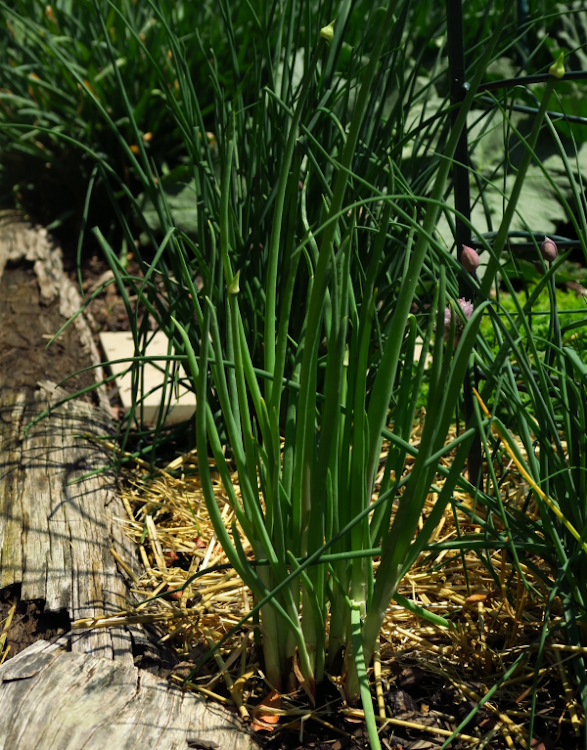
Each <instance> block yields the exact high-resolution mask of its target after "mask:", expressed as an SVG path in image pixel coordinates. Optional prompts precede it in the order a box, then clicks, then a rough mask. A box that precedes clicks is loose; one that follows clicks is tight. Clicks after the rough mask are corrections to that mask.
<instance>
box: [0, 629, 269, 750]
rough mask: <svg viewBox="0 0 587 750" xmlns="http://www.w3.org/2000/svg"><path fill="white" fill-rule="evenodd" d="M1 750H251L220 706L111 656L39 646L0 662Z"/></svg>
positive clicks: (246, 736) (243, 734)
mask: <svg viewBox="0 0 587 750" xmlns="http://www.w3.org/2000/svg"><path fill="white" fill-rule="evenodd" d="M0 718H1V721H0V750H12V748H16V747H19V748H21V747H22V748H27V750H62V749H63V748H68V750H77V749H78V748H80V750H81V748H83V749H84V750H103V748H107V747H112V748H117V750H122V749H123V748H124V749H127V748H128V750H130V749H131V748H133V749H134V750H139V749H140V750H145V749H146V748H149V750H152V749H154V748H156V749H157V750H181V749H182V748H187V747H188V741H190V742H194V741H197V742H198V743H202V744H203V745H204V746H206V744H207V745H208V746H209V747H217V748H218V750H255V749H256V748H257V745H256V743H255V742H254V740H253V738H252V737H251V736H250V735H249V734H248V733H246V732H245V731H244V730H243V729H242V727H241V726H240V724H239V722H238V720H237V719H236V718H235V717H234V716H232V715H231V714H230V713H229V712H228V711H226V709H222V708H220V707H219V706H215V705H212V704H209V703H207V702H206V701H205V700H204V699H203V698H201V697H200V696H197V695H195V694H193V693H190V692H183V691H182V690H180V689H179V688H178V687H177V686H175V685H174V684H171V683H169V682H168V681H166V680H164V679H162V678H159V677H156V676H154V675H152V674H150V673H149V672H141V671H139V670H138V669H136V668H135V667H133V666H130V665H127V664H122V663H120V662H117V661H109V660H107V659H101V658H96V657H94V656H90V655H88V654H73V653H67V652H63V651H60V650H58V649H55V647H54V646H53V647H49V650H46V649H45V650H44V649H43V648H42V647H39V644H38V643H37V644H34V646H33V647H31V648H29V649H27V650H26V651H23V652H22V653H21V654H19V655H18V656H16V657H15V658H14V659H12V660H11V661H9V662H6V663H5V664H4V665H3V666H2V667H0Z"/></svg>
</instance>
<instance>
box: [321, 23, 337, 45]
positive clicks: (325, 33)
mask: <svg viewBox="0 0 587 750" xmlns="http://www.w3.org/2000/svg"><path fill="white" fill-rule="evenodd" d="M320 36H321V38H322V39H326V41H327V42H331V41H332V37H333V36H334V21H331V22H330V23H329V24H328V26H323V27H322V28H321V29H320Z"/></svg>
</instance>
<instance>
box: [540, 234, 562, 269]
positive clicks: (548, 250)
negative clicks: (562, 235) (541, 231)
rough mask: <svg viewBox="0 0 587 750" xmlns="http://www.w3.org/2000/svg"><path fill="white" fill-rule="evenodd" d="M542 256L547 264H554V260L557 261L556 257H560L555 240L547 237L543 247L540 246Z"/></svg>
mask: <svg viewBox="0 0 587 750" xmlns="http://www.w3.org/2000/svg"><path fill="white" fill-rule="evenodd" d="M540 255H542V257H543V258H544V260H545V261H547V263H552V261H553V260H556V256H557V255H558V247H557V246H556V243H555V242H554V240H551V239H550V237H545V238H544V242H543V243H542V245H540Z"/></svg>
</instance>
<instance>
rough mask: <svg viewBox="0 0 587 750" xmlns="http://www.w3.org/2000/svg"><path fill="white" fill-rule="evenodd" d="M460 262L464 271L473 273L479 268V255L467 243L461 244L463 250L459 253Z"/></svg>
mask: <svg viewBox="0 0 587 750" xmlns="http://www.w3.org/2000/svg"><path fill="white" fill-rule="evenodd" d="M461 264H462V266H463V268H464V269H465V271H468V272H469V273H475V271H476V270H477V269H478V268H479V255H478V254H477V251H476V250H474V249H473V248H472V247H469V246H468V245H463V251H462V253H461Z"/></svg>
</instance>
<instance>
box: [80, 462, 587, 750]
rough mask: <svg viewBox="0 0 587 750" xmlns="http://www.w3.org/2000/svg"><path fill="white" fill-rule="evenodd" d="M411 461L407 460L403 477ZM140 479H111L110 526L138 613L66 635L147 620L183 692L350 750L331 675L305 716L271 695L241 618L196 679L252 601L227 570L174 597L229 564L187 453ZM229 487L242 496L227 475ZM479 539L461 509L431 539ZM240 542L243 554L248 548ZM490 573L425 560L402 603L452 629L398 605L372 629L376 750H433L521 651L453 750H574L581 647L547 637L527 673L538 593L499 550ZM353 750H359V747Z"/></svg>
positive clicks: (541, 600)
mask: <svg viewBox="0 0 587 750" xmlns="http://www.w3.org/2000/svg"><path fill="white" fill-rule="evenodd" d="M409 464H410V459H408V467H407V468H408V470H409ZM172 472H173V473H172ZM213 476H214V475H213ZM146 477H147V473H146V467H145V468H143V467H141V466H140V465H138V466H136V468H135V469H134V470H133V471H128V470H127V471H126V472H125V473H124V474H123V475H122V479H121V497H122V500H123V503H124V507H125V509H126V512H127V517H126V518H121V519H119V520H120V523H121V524H123V526H124V528H125V530H126V532H127V534H128V535H129V536H130V537H131V538H132V539H133V540H134V541H135V542H136V544H137V546H138V550H139V554H140V559H141V560H142V563H143V566H144V571H143V573H142V575H141V576H140V577H139V578H138V577H137V576H136V575H135V574H134V573H132V571H129V570H128V569H127V573H129V575H130V577H131V578H132V579H133V583H132V586H131V590H132V593H133V594H134V595H135V597H136V600H137V602H138V603H137V605H136V606H135V607H134V609H132V611H127V612H121V613H120V615H119V616H118V617H111V618H108V619H105V620H102V621H100V622H96V621H93V622H89V621H79V622H77V623H74V627H84V628H85V627H100V626H108V625H114V624H121V623H131V622H145V623H151V624H154V625H155V627H156V629H157V633H158V634H159V639H160V640H159V643H160V644H161V645H164V644H166V645H167V646H171V647H172V648H173V650H174V652H175V654H176V656H177V660H178V665H177V666H176V667H175V668H174V670H173V671H172V674H171V679H174V680H177V681H178V682H182V683H184V681H185V680H186V678H187V677H188V676H189V680H188V681H187V682H185V683H184V684H185V685H186V686H187V687H188V688H190V689H192V690H195V691H197V692H199V693H200V694H202V695H204V696H208V697H210V698H212V699H215V700H217V701H220V702H222V703H224V704H227V705H232V706H234V707H235V710H238V712H239V714H240V716H241V717H242V719H243V720H244V721H246V722H251V723H252V727H253V729H255V730H262V729H264V730H273V731H274V733H275V732H277V733H281V734H284V733H285V732H286V731H287V730H288V729H289V730H291V729H295V731H296V737H297V736H298V734H299V740H300V742H299V747H306V746H308V745H306V744H305V743H304V731H306V733H307V732H308V730H309V728H310V727H311V726H314V727H318V728H321V731H322V732H323V733H326V735H328V732H330V733H331V734H330V735H329V736H331V739H330V740H329V742H331V743H332V742H334V747H335V750H337V748H338V747H341V748H342V747H345V746H347V745H348V743H349V742H350V741H351V740H350V738H351V737H352V736H353V735H356V734H357V732H356V731H355V727H356V726H357V722H358V723H359V724H360V723H362V711H361V710H359V709H358V708H356V707H353V706H348V705H346V703H345V702H344V700H343V697H342V690H341V689H340V682H339V679H337V677H336V676H329V677H330V688H331V693H330V699H329V700H323V701H322V702H320V701H319V702H318V705H317V707H316V708H314V709H312V708H309V706H308V701H307V698H306V696H305V695H304V694H303V692H302V691H299V694H294V695H283V696H276V695H275V692H274V691H273V692H272V686H270V685H269V684H268V683H267V681H266V680H265V676H264V674H263V672H262V668H261V663H262V659H261V651H260V649H259V648H258V646H256V645H255V638H254V635H255V633H254V630H255V627H254V624H253V623H252V621H251V620H249V621H248V622H247V624H245V625H244V626H243V627H242V628H241V629H240V630H239V631H238V632H237V634H235V635H234V636H232V638H231V639H230V640H229V641H227V643H226V644H225V645H224V646H223V647H222V648H221V649H220V651H219V652H217V654H216V656H215V658H214V659H209V660H208V661H207V662H206V664H205V665H204V666H203V667H201V668H200V670H199V671H198V672H197V674H192V670H193V668H194V665H195V663H196V662H198V661H199V659H200V658H201V657H202V656H205V654H206V651H207V649H208V648H209V647H210V646H213V645H214V644H215V643H218V641H220V640H221V638H222V637H223V636H224V635H225V634H226V632H227V631H228V630H230V628H232V627H233V626H234V625H236V624H237V623H238V622H239V620H240V619H241V618H242V617H243V616H244V615H245V614H247V613H248V612H249V611H250V609H251V608H252V606H253V603H254V602H253V597H252V595H251V594H250V592H249V591H248V590H247V588H246V587H245V586H243V584H242V583H241V581H240V579H239V578H238V576H236V574H235V573H234V571H233V570H232V569H231V568H230V567H226V568H224V569H221V570H218V571H216V572H211V573H209V574H206V575H204V576H202V577H200V578H198V579H197V580H194V581H192V582H191V583H189V584H188V585H187V586H185V587H184V584H185V583H186V581H187V580H188V579H190V577H191V576H193V575H194V574H195V573H196V572H197V571H198V570H203V569H205V568H210V567H212V566H217V565H222V564H224V563H226V562H227V560H226V557H225V555H224V553H223V551H222V549H221V547H220V545H219V544H218V542H217V539H216V535H215V533H214V529H213V527H212V524H211V523H210V520H209V518H208V515H207V512H206V505H205V502H204V498H203V494H202V491H201V488H200V484H199V481H198V475H197V459H196V456H195V453H188V454H186V455H183V456H180V457H179V458H177V459H176V460H174V461H173V462H172V463H171V464H169V465H168V466H167V467H166V469H165V470H160V471H158V473H157V475H156V477H155V478H151V479H147V478H146ZM216 484H217V486H216V488H215V489H216V490H217V498H218V501H219V502H220V503H222V502H224V503H225V506H224V508H223V510H222V514H223V518H224V520H225V523H226V528H227V529H230V528H231V524H232V521H233V512H232V510H231V508H230V506H229V504H228V499H227V498H226V496H225V495H224V492H223V488H222V486H221V485H220V480H219V479H217V480H216ZM234 484H235V487H238V481H237V476H236V474H235V475H234ZM527 489H528V488H527V487H525V486H524V484H523V480H522V478H520V483H519V485H518V486H516V485H515V483H514V482H510V487H509V492H510V498H509V502H510V503H512V502H516V495H519V498H520V503H521V502H523V498H524V496H525V495H526V493H527ZM435 499H436V496H435V495H431V496H430V497H429V498H428V501H427V506H426V508H425V509H424V513H423V517H422V518H421V519H420V527H421V525H422V524H423V522H424V520H425V518H426V516H427V514H428V513H429V511H430V508H431V507H432V505H433V503H434V502H435ZM458 499H459V500H460V501H461V502H462V503H463V504H464V505H469V506H471V504H472V500H471V498H470V497H468V496H467V495H464V494H462V493H461V494H458ZM479 530H480V529H479V527H475V526H473V525H472V524H471V523H470V521H469V519H468V518H467V517H466V516H465V515H464V514H463V513H461V512H459V513H457V514H456V517H455V515H454V514H453V510H452V507H450V506H449V507H448V508H447V511H446V513H445V515H444V517H443V518H442V520H441V522H440V524H439V525H438V527H437V529H436V531H435V533H434V539H435V540H436V541H444V540H451V539H455V538H456V537H457V536H458V534H459V533H460V534H461V535H463V534H466V533H467V532H471V533H474V532H479ZM243 544H245V550H246V540H244V539H243ZM484 554H485V553H484ZM119 563H120V564H122V563H121V561H119ZM491 564H492V566H493V569H494V571H495V572H497V574H498V578H499V585H496V581H495V578H494V577H493V576H492V575H490V573H489V571H488V568H487V566H486V565H484V564H483V563H482V562H481V560H480V557H479V556H477V555H475V554H473V553H469V554H467V555H465V556H463V555H461V554H460V553H458V552H457V551H455V550H451V551H448V550H443V551H442V552H440V553H439V554H437V555H436V556H435V557H434V558H433V559H431V558H430V556H429V555H428V556H423V559H421V560H419V561H418V563H417V564H416V565H415V566H414V567H413V568H412V570H411V572H410V574H408V575H407V576H406V577H405V579H404V580H403V581H402V584H401V586H400V589H399V593H400V594H402V595H403V596H404V597H406V598H407V599H409V600H410V601H412V602H413V603H414V604H417V605H419V606H421V607H424V608H426V609H427V610H429V611H431V612H433V613H435V614H438V615H441V616H443V617H446V618H447V619H450V620H451V621H452V622H454V623H455V624H456V629H455V630H453V631H448V630H446V629H444V628H440V627H435V626H432V625H430V624H428V622H426V621H425V620H423V619H421V618H419V617H417V616H415V615H414V614H412V613H411V612H409V611H408V610H406V609H405V608H404V607H402V606H399V605H397V604H395V603H393V604H392V605H391V606H390V608H389V611H388V614H387V617H386V620H385V623H384V627H383V629H382V632H381V648H380V653H379V654H376V655H375V659H374V664H373V666H372V668H371V670H370V679H371V681H372V685H373V698H374V705H375V712H376V714H377V715H378V720H379V722H380V724H381V737H382V742H383V744H384V746H387V747H388V748H395V747H402V748H404V747H413V748H424V747H431V748H434V747H436V748H438V747H440V746H441V745H442V744H443V742H445V741H446V739H447V738H448V737H449V736H450V735H451V734H452V733H453V731H454V730H455V728H456V727H457V726H458V725H459V724H460V723H461V722H462V719H464V718H465V717H466V716H467V714H468V713H469V711H470V709H471V708H473V707H474V706H475V705H476V704H477V703H479V701H480V700H481V699H482V698H483V696H485V695H486V694H487V692H488V691H489V690H491V688H493V687H494V686H495V685H496V683H498V682H499V680H500V678H502V677H503V674H504V673H505V672H506V671H507V670H508V669H509V668H510V667H511V666H512V665H513V663H514V661H515V660H516V659H517V658H518V657H519V656H520V655H521V654H525V655H526V658H524V659H522V661H521V663H520V665H519V666H518V668H517V669H516V670H515V671H514V672H513V673H512V674H511V675H510V676H509V678H508V679H507V680H506V681H504V682H503V684H502V685H501V686H500V687H499V688H498V690H497V691H496V692H495V693H494V694H493V695H492V696H491V699H490V700H488V701H487V702H486V703H485V704H484V705H483V707H482V709H481V710H479V712H478V714H477V716H476V717H475V718H474V719H473V720H471V721H470V722H469V723H468V724H467V725H466V726H465V728H463V729H461V731H460V733H459V734H458V735H457V738H456V739H454V740H453V741H452V743H451V745H450V747H452V748H469V747H470V748H473V747H475V748H482V747H495V748H499V747H511V748H518V747H520V748H530V747H533V748H538V750H540V748H542V749H543V750H548V748H550V747H575V746H578V744H577V743H579V741H580V737H581V736H582V734H583V731H584V716H583V715H582V710H581V706H580V704H579V702H578V701H577V699H576V695H575V694H574V692H573V687H572V684H571V674H572V665H570V664H569V660H570V659H572V657H573V655H574V654H575V653H576V652H577V651H578V650H581V651H587V649H584V650H583V649H580V647H570V646H567V645H565V644H564V642H563V641H562V638H561V640H555V637H553V636H549V637H548V639H547V641H546V646H545V652H544V655H543V658H542V660H541V663H540V665H539V669H538V670H537V669H536V653H537V650H538V649H537V641H538V640H539V638H540V635H541V632H542V626H543V621H544V616H545V602H546V599H547V597H548V592H547V591H546V590H545V587H544V584H543V583H542V582H541V581H539V580H537V579H536V577H535V576H533V574H532V571H531V570H529V569H527V568H525V567H524V566H523V565H522V570H523V571H524V574H525V575H526V577H527V579H528V581H529V582H530V583H531V584H533V585H534V586H535V587H536V590H537V591H538V592H540V593H541V594H542V596H540V595H536V594H535V595H534V596H530V595H529V594H528V591H527V589H526V588H525V586H524V585H523V584H522V582H521V581H520V578H519V574H518V572H517V571H516V568H515V567H514V566H513V565H512V560H511V554H509V553H508V551H506V550H503V551H498V552H495V553H494V554H493V556H492V558H491ZM376 566H377V562H375V567H376ZM182 587H184V588H182ZM506 589H507V590H506ZM508 593H509V597H508V596H507V595H506V594H508ZM162 594H163V595H164V596H159V597H158V598H156V599H153V597H157V596H158V595H162ZM560 620H561V614H560V607H559V606H558V605H557V603H556V602H555V606H554V607H553V608H552V609H551V612H550V615H549V626H550V627H549V629H550V630H552V627H553V626H555V625H556V623H557V622H560ZM535 677H536V679H537V690H536V696H537V701H536V706H535V711H536V715H537V720H536V724H535V731H534V737H529V736H528V732H527V727H528V722H529V719H530V711H531V707H532V696H533V693H534V680H535ZM333 694H334V695H333ZM334 699H337V700H334ZM260 703H261V707H259V704H260ZM341 713H342V715H343V717H344V721H341V719H340V714H341ZM306 736H308V735H307V734H306ZM337 737H338V738H339V740H338V745H337V744H336V738H337ZM538 737H542V739H541V740H540V739H537V738H538ZM332 738H334V740H332ZM310 744H311V743H310ZM273 746H274V747H286V746H287V747H290V746H291V747H294V746H296V745H295V743H294V744H293V745H291V744H290V745H287V744H283V745H280V744H275V745H273ZM273 746H272V747H273ZM315 746H316V747H330V746H331V745H328V744H323V745H322V744H319V743H318V744H316V745H315ZM352 746H353V747H359V746H361V747H364V746H365V743H364V742H363V744H362V745H361V744H360V743H359V744H354V745H352Z"/></svg>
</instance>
